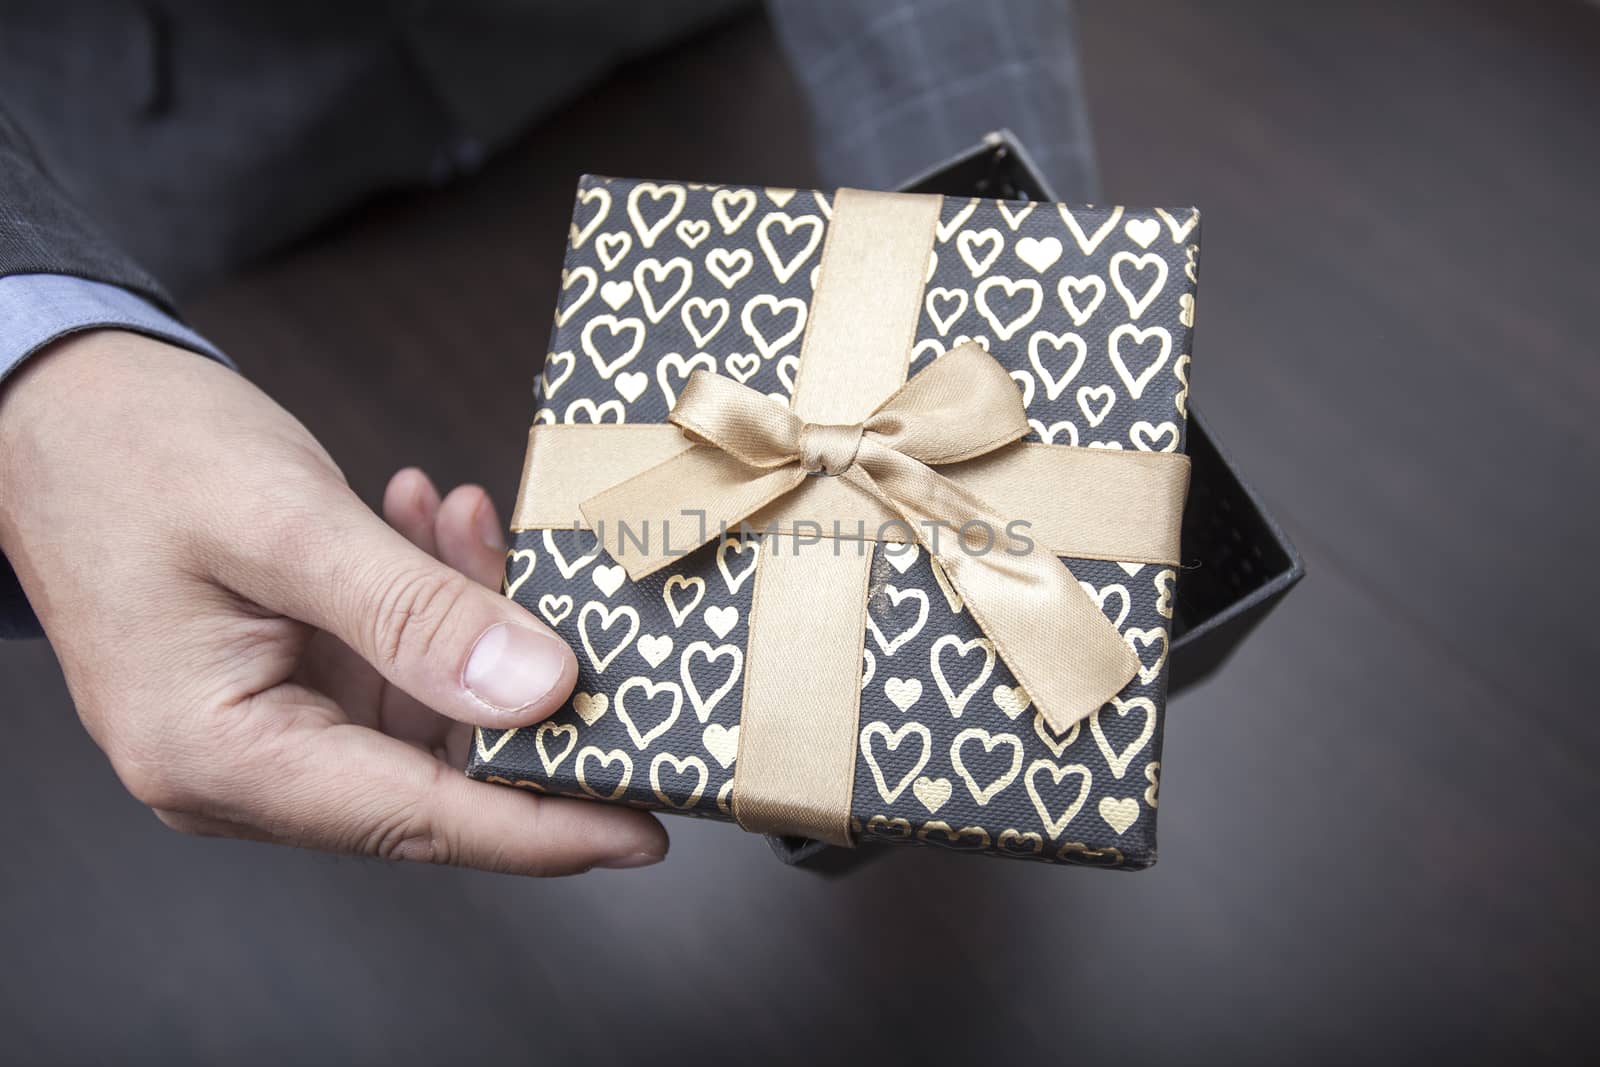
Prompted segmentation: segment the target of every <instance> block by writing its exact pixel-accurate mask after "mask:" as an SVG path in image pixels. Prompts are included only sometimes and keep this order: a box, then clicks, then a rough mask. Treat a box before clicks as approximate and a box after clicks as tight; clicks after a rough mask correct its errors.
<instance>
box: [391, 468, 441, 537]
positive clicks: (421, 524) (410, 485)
mask: <svg viewBox="0 0 1600 1067" xmlns="http://www.w3.org/2000/svg"><path fill="white" fill-rule="evenodd" d="M438 515H439V490H437V489H435V488H434V486H433V480H432V479H430V478H429V477H428V476H427V475H426V474H424V473H423V472H422V471H421V470H419V469H418V468H416V467H406V468H405V469H403V470H399V471H396V472H395V475H394V477H393V478H390V479H389V486H388V488H387V489H385V490H384V493H383V517H384V520H385V521H386V522H388V524H389V525H390V526H393V527H394V528H395V529H396V530H399V531H400V533H401V534H402V535H404V537H405V539H406V540H407V541H410V542H411V543H412V544H414V545H416V546H417V547H418V548H420V549H422V551H424V552H426V553H427V554H428V555H430V556H437V555H438V554H439V548H438V545H437V543H436V542H435V541H434V537H433V528H434V524H435V523H436V522H437V520H438Z"/></svg>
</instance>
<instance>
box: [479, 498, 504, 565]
mask: <svg viewBox="0 0 1600 1067" xmlns="http://www.w3.org/2000/svg"><path fill="white" fill-rule="evenodd" d="M472 522H473V524H474V525H475V526H477V528H478V538H479V539H480V540H481V541H483V543H484V544H486V545H488V546H489V547H490V548H491V549H493V550H494V551H496V552H504V551H505V550H506V539H505V535H504V534H503V533H501V532H500V516H498V515H496V514H495V513H494V505H493V504H491V503H489V500H488V498H487V497H485V498H484V499H483V500H481V501H479V503H478V510H477V511H476V512H474V513H473V516H472Z"/></svg>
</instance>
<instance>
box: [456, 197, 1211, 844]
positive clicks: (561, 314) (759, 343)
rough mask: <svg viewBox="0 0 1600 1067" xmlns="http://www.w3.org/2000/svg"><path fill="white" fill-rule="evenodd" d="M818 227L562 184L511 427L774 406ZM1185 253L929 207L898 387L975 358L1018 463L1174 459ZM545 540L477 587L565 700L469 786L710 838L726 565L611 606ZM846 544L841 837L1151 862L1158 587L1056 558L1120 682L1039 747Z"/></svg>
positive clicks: (499, 741) (1190, 254) (723, 706)
mask: <svg viewBox="0 0 1600 1067" xmlns="http://www.w3.org/2000/svg"><path fill="white" fill-rule="evenodd" d="M830 207H831V201H830V198H829V196H828V195H827V194H823V193H817V192H811V191H795V190H787V189H759V188H742V187H713V186H696V185H684V184H675V183H652V182H633V181H624V180H609V179H603V178H585V179H584V180H583V182H582V183H581V185H580V188H579V192H578V198H577V203H576V206H575V210H574V220H573V225H572V229H571V236H570V238H569V245H568V253H567V261H566V269H565V270H564V271H563V286H562V292H561V294H560V302H559V311H558V312H557V317H556V326H555V329H554V332H553V335H552V341H551V345H550V354H549V356H548V357H547V359H546V366H545V371H544V374H543V375H542V377H541V379H540V381H539V383H538V385H537V389H536V392H537V395H538V402H539V406H538V409H537V412H536V416H535V418H536V421H537V422H539V423H547V424H553V423H588V422H603V423H618V422H625V423H628V424H639V423H662V422H664V421H665V418H666V415H667V412H668V411H669V410H670V406H671V404H672V403H673V401H674V400H675V398H676V390H677V389H678V388H680V387H681V386H682V384H683V382H684V380H685V379H686V378H687V376H688V374H689V373H691V372H692V371H693V370H695V369H705V370H707V371H714V372H715V373H718V374H723V375H728V376H730V377H733V378H734V379H736V380H739V381H741V382H743V383H745V384H747V385H749V386H751V387H753V388H756V389H759V390H761V391H763V392H767V393H770V394H773V395H774V396H775V397H776V398H780V399H782V400H784V401H785V402H787V400H788V396H789V393H790V391H791V390H792V388H793V381H794V372H795V369H796V365H797V359H796V354H797V352H798V350H799V345H800V339H801V337H802V331H803V329H804V323H805V316H806V313H807V308H808V305H809V301H810V298H811V293H812V287H813V285H814V283H815V270H816V268H817V265H818V262H819V259H820V251H821V248H822V245H823V241H824V238H825V235H826V231H827V227H828V223H829V210H830ZM1198 238H1199V224H1198V216H1197V214H1196V213H1195V212H1194V211H1193V210H1192V209H1187V208H1186V209H1182V210H1155V211H1148V212H1147V211H1136V210H1132V209H1123V208H1089V207H1081V208H1066V207H1058V206H1056V205H1049V204H1027V203H1014V202H1001V201H993V200H977V199H955V198H949V199H946V200H945V202H944V204H943V207H942V210H941V215H940V222H939V226H938V232H937V235H936V239H935V244H934V252H933V255H932V257H931V258H930V263H929V268H928V275H927V279H926V284H925V286H924V290H923V299H922V311H921V318H920V322H919V326H918V330H917V341H916V344H915V347H914V350H913V353H912V358H911V365H910V373H911V374H913V375H914V374H916V373H917V372H918V370H919V369H920V368H921V367H924V366H926V365H927V364H928V362H929V361H930V360H932V359H933V358H936V356H937V354H938V353H940V352H942V351H944V350H946V349H948V348H950V347H952V346H954V345H955V344H957V343H959V341H960V340H962V339H966V338H973V339H977V340H979V341H980V343H982V344H983V345H984V346H985V347H987V348H988V349H989V351H990V352H991V353H992V354H993V355H994V356H995V357H996V358H997V359H998V360H1000V362H1001V363H1002V364H1004V365H1005V366H1006V367H1007V368H1008V369H1009V370H1010V371H1011V372H1012V375H1013V377H1014V378H1015V379H1016V380H1017V383H1018V388H1019V389H1021V391H1022V394H1023V397H1024V400H1025V401H1026V405H1027V410H1028V415H1029V418H1030V421H1031V422H1032V423H1033V426H1034V434H1033V438H1034V439H1038V440H1044V441H1053V442H1055V443H1068V444H1075V445H1079V446H1083V447H1109V448H1123V449H1146V450H1161V449H1166V450H1173V449H1176V450H1179V451H1181V450H1182V448H1183V434H1184V415H1185V412H1184V404H1185V400H1186V396H1187V391H1188V369H1189V355H1188V353H1189V347H1190V336H1191V330H1192V326H1193V318H1194V292H1195V278H1196V266H1197V256H1198ZM539 488H540V487H539V485H537V484H533V485H525V486H524V487H523V493H524V496H525V498H527V499H525V501H524V504H526V503H527V502H528V500H529V499H531V500H536V499H537V496H538V493H539ZM1041 491H1047V487H1041ZM518 512H519V517H522V518H524V519H525V518H526V517H527V514H529V513H530V512H537V509H536V508H534V509H530V508H528V507H526V506H523V507H519V509H518ZM570 518H576V516H571V517H569V520H570ZM551 525H559V526H561V527H562V528H559V529H540V528H524V529H517V530H514V531H513V548H512V551H511V553H510V555H509V557H508V560H507V575H506V589H507V592H508V594H509V595H511V596H512V597H514V598H515V599H516V600H517V601H518V602H519V603H521V604H522V605H524V606H525V607H527V608H528V609H529V610H530V611H533V612H535V613H537V614H538V615H540V616H541V617H542V618H543V619H544V620H545V621H546V622H548V623H549V624H550V625H551V626H553V627H554V628H555V629H556V630H557V631H558V632H559V633H561V634H562V636H564V637H565V638H567V639H568V640H569V641H570V642H571V643H572V645H573V647H574V648H575V649H576V650H577V655H578V662H579V667H580V678H579V682H578V690H577V693H576V694H575V696H574V698H573V701H572V703H571V704H570V705H569V706H568V707H567V708H566V709H564V710H563V711H561V712H559V713H558V714H557V715H555V716H554V717H552V718H551V719H550V720H549V721H548V722H546V723H544V724H541V725H540V726H538V727H536V728H533V729H525V730H516V731H506V732H497V731H492V730H484V731H481V732H480V734H479V736H478V738H477V741H476V744H475V746H474V752H473V756H472V761H471V765H470V767H469V773H470V774H472V775H473V776H474V777H478V778H484V779H489V780H495V781H503V782H507V783H510V784H515V785H520V786H523V787H526V788H533V789H537V790H541V791H545V792H550V793H562V794H571V795H577V796H585V797H594V798H599V799H603V800H612V801H617V802H624V803H631V804H636V805H639V806H643V807H650V808H658V809H663V810H675V811H680V812H683V813H685V814H690V815H704V816H710V817H713V818H723V819H727V818H730V810H729V795H730V791H731V788H732V782H733V776H734V773H735V771H736V770H737V762H736V760H735V755H736V753H737V749H738V735H737V731H738V728H739V721H740V712H741V699H742V695H743V684H744V651H745V648H746V645H747V639H748V633H747V629H746V626H747V621H748V617H749V611H750V594H751V588H752V584H753V583H752V581H751V575H752V574H753V573H754V567H755V563H756V555H757V544H756V541H755V539H750V540H745V539H741V538H738V537H731V538H729V539H727V540H725V541H722V542H720V543H716V544H713V545H709V546H707V547H705V548H703V549H700V550H698V551H696V552H694V553H692V554H690V555H688V556H686V557H684V558H683V559H682V560H681V561H680V562H679V563H678V564H676V565H673V566H671V567H669V568H668V569H667V570H665V571H662V572H658V573H657V574H655V575H652V576H651V577H650V578H648V579H646V580H644V581H642V582H638V583H634V582H630V581H629V580H627V578H626V577H625V576H624V574H623V572H622V569H621V567H620V566H617V565H616V564H615V563H614V561H612V560H610V559H609V558H607V557H606V556H604V555H603V554H601V553H600V552H599V551H598V549H597V547H596V544H595V538H594V536H593V535H592V534H590V533H587V532H583V531H576V530H573V529H570V528H568V522H566V521H564V522H561V523H551ZM857 547H858V546H857V544H856V543H854V542H851V543H849V544H847V545H846V547H845V549H844V551H847V552H853V551H856V550H857ZM859 547H860V550H862V551H865V552H867V553H870V554H871V555H872V564H871V568H870V576H869V584H868V610H867V618H868V626H867V631H866V633H865V635H864V641H863V646H864V649H865V654H864V656H863V662H862V664H861V678H862V688H861V706H860V716H859V729H858V734H859V738H858V740H859V743H858V745H857V749H856V754H855V782H854V790H853V798H852V801H851V815H852V829H853V830H855V832H856V833H857V836H858V840H860V841H880V840H891V841H921V842H928V843H934V844H938V845H943V846H947V847H953V848H961V849H969V850H974V851H986V852H992V853H997V854H1007V855H1016V856H1023V857H1028V858H1038V859H1045V860H1056V861H1063V862H1078V863H1090V864H1095V865H1102V866H1124V867H1141V866H1146V865H1148V864H1149V863H1151V862H1153V860H1154V858H1155V809H1156V803H1157V800H1158V795H1157V790H1158V783H1159V773H1160V763H1159V753H1160V743H1161V733H1162V721H1161V720H1162V713H1163V708H1164V697H1165V690H1166V652H1167V647H1168V631H1169V627H1170V621H1171V615H1172V598H1173V596H1174V595H1175V586H1176V574H1175V572H1174V571H1173V570H1172V569H1170V568H1161V567H1155V566H1151V565H1145V566H1137V565H1133V564H1118V563H1107V562H1101V561H1086V560H1073V559H1068V560H1066V563H1067V565H1068V567H1069V568H1070V569H1071V571H1072V572H1073V574H1074V576H1075V577H1077V578H1078V579H1079V580H1080V581H1081V582H1082V583H1084V584H1085V585H1086V586H1087V587H1088V588H1089V589H1090V590H1091V591H1092V595H1093V596H1094V597H1095V598H1096V600H1097V601H1098V602H1099V603H1100V605H1101V608H1102V610H1103V611H1104V613H1105V614H1106V616H1107V617H1108V618H1109V619H1111V620H1112V622H1113V623H1114V624H1115V625H1116V626H1117V628H1118V630H1119V631H1120V632H1121V633H1122V634H1123V637H1124V639H1125V640H1127V641H1128V643H1129V644H1130V646H1131V647H1132V648H1133V649H1134V651H1135V652H1136V653H1137V654H1138V655H1139V657H1140V659H1141V661H1142V664H1143V669H1142V670H1141V672H1140V674H1139V676H1138V677H1137V678H1136V679H1135V680H1134V681H1133V682H1132V683H1131V684H1130V685H1129V686H1128V688H1127V689H1126V690H1124V691H1123V692H1122V693H1121V694H1120V695H1119V696H1118V697H1117V698H1116V699H1115V700H1114V701H1113V702H1112V703H1110V704H1107V705H1106V706H1105V707H1103V708H1102V709H1101V710H1100V711H1099V712H1098V713H1097V714H1095V715H1094V716H1093V717H1092V718H1091V719H1090V720H1089V721H1088V722H1086V723H1083V724H1081V725H1080V726H1079V727H1077V728H1075V729H1073V730H1072V731H1070V732H1068V733H1067V734H1066V735H1064V736H1056V735H1054V734H1052V732H1051V731H1050V730H1049V728H1048V727H1047V726H1046V725H1045V724H1044V722H1043V721H1042V720H1041V719H1040V718H1039V716H1038V715H1037V714H1036V712H1035V711H1034V709H1033V708H1031V707H1030V706H1028V705H1027V703H1026V701H1027V697H1026V694H1025V693H1023V692H1021V691H1020V690H1019V689H1018V688H1017V685H1016V681H1015V679H1014V678H1012V676H1011V674H1010V672H1009V671H1008V670H1007V668H1006V665H1005V664H1004V662H1002V661H1000V660H999V659H998V658H997V657H996V656H995V655H994V653H993V651H992V647H991V646H990V645H989V643H988V642H987V640H986V639H985V638H984V635H983V633H982V632H981V631H980V630H979V629H978V627H977V626H976V625H975V623H974V622H973V620H972V618H971V616H970V615H969V614H968V613H967V612H966V611H965V610H963V607H962V605H961V604H960V601H959V599H958V598H957V597H956V596H955V594H954V592H953V590H951V589H950V588H949V586H948V583H946V582H944V581H943V576H942V575H941V574H938V573H936V571H935V570H934V568H933V567H932V566H931V565H930V563H929V559H928V556H927V554H926V552H925V551H921V550H918V549H916V548H915V547H914V546H904V545H892V546H891V545H883V544H877V545H875V544H872V543H867V544H865V545H862V546H859ZM846 610H848V608H846ZM788 625H791V626H803V625H804V620H790V621H789V622H788Z"/></svg>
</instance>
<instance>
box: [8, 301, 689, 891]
mask: <svg viewBox="0 0 1600 1067" xmlns="http://www.w3.org/2000/svg"><path fill="white" fill-rule="evenodd" d="M379 414H380V413H376V412H354V413H352V417H354V418H375V417H378V415H379ZM384 511H385V514H386V516H387V518H388V520H389V524H385V522H384V521H383V520H381V519H379V518H378V517H377V516H376V515H374V514H373V513H372V512H371V511H369V510H368V509H367V508H366V507H365V506H363V505H362V503H361V501H360V500H359V499H357V497H356V496H355V494H354V493H352V492H351V491H350V489H349V488H348V487H347V486H346V485H345V482H344V479H343V477H342V476H341V475H340V473H339V470H338V468H337V467H335V466H334V464H333V461H332V460H331V459H329V457H328V455H327V453H326V452H324V451H323V450H322V448H321V447H320V446H319V445H318V444H317V442H316V441H315V440H314V439H313V438H312V436H311V435H310V433H308V432H307V431H306V429H305V428H304V427H303V426H301V425H300V424H299V423H298V422H297V421H295V419H294V418H292V417H291V416H290V415H289V414H288V413H287V412H285V411H284V410H283V409H282V408H280V407H278V406H277V405H276V404H274V403H273V402H272V401H271V400H270V399H268V398H267V397H266V396H265V395H264V394H263V393H261V392H260V391H259V390H258V389H256V388H255V387H254V386H252V385H251V384H250V383H249V382H247V381H246V380H245V379H243V378H241V377H239V376H238V375H236V374H234V373H232V372H231V371H229V370H227V369H225V368H223V367H221V366H218V365H217V364H215V363H212V362H210V361H208V360H206V359H203V358H201V357H199V356H195V355H193V354H191V353H188V352H185V351H182V350H180V349H176V348H172V347H169V346H167V345H163V344H160V343H158V342H155V341H151V340H147V339H145V338H142V337H138V336H136V335H133V334H128V333H120V332H112V331H100V332H94V333H87V334H81V335H77V336H75V337H72V338H69V339H67V340H65V341H62V342H59V343H57V344H56V345H55V346H53V347H52V349H51V350H50V351H48V352H42V353H39V354H38V355H37V356H36V357H35V358H34V359H33V360H31V361H30V362H29V364H28V365H27V366H26V367H24V368H23V370H22V371H21V372H20V373H19V374H18V376H17V378H16V379H15V380H13V381H12V382H10V383H8V384H7V386H6V387H5V391H4V392H3V393H0V548H3V549H4V551H5V553H6V555H7V556H8V557H9V558H10V560H11V562H12V563H13V564H14V565H15V567H16V568H17V573H18V575H19V576H20V577H21V579H22V585H23V588H24V589H26V590H27V593H28V597H29V599H30V600H31V601H32V603H33V605H34V608H35V609H36V610H37V611H38V614H39V618H40V620H41V621H42V622H43V624H44V628H45V631H46V633H47V634H48V635H49V637H50V640H51V643H52V645H53V646H54V648H55V651H56V655H57V657H58V658H59V659H60V661H61V666H62V669H63V671H64V672H65V674H66V679H67V685H68V687H69V688H70V689H71V692H72V697H73V700H74V701H75V702H76V703H77V707H78V713H79V715H80V717H81V718H82V719H83V722H84V725H85V726H86V727H87V728H88V730H89V732H90V734H91V735H92V736H93V737H94V739H95V741H96V742H98V743H99V745H100V747H101V748H102V749H104V750H105V752H106V754H107V755H108V756H109V757H110V759H111V764H112V766H113V767H114V768H115V769H116V772H117V774H118V776H119V777H120V778H121V779H122V781H123V783H124V784H125V785H126V786H127V787H128V789H129V791H130V792H132V793H133V795H134V796H135V797H137V798H138V799H139V800H140V801H142V802H143V803H145V804H148V805H149V806H150V807H151V808H153V809H155V811H156V814H158V815H159V816H160V817H161V819H162V821H164V822H165V823H167V824H168V825H169V826H173V827H176V828H178V829H180V830H184V831H188V832H193V833H202V834H221V835H225V836H230V837H246V838H252V839H258V840H267V841H277V842H283V843H287V844H294V845H302V846H306V847H311V848H319V849H329V850H334V851H340V852H356V853H366V854H369V855H377V856H387V857H398V858H404V859H417V860H428V861H432V862H436V863H455V864H461V865H464V866H470V867H481V868H485V869H488V870H496V871H511V872H517V873H522V874H568V873H573V872H577V871H583V870H586V869H588V868H590V867H594V866H604V867H633V866H640V865H643V864H646V863H653V862H655V861H657V860H659V859H660V858H661V857H662V856H663V855H665V853H666V849H667V841H666V834H665V832H664V831H663V830H662V828H661V826H660V824H658V823H657V822H656V821H655V820H654V819H653V818H651V817H650V816H648V815H645V814H643V813H641V812H636V811H629V810H626V809H623V808H617V807H610V806H605V805H600V804H590V803H585V802H583V801H578V800H565V799H560V798H554V797H535V796H533V795H531V794H528V793H523V792H520V791H515V790H511V789H506V788H503V787H500V786H494V785H487V784H484V783H480V782H473V781H469V780H468V779H467V778H466V777H465V776H464V775H462V774H461V773H460V768H461V767H462V766H463V765H464V763H465V760H466V755H467V752H468V745H469V744H470V743H471V725H469V724H478V725H483V726H490V727H500V728H504V727H509V726H520V725H526V724H528V723H532V722H536V721H538V720H539V719H542V718H544V717H545V716H547V715H549V714H550V713H551V712H552V711H554V710H555V709H557V708H559V707H560V706H561V705H562V703H563V702H564V701H565V700H566V698H567V696H568V694H569V693H570V692H571V691H572V686H573V683H574V681H575V679H576V676H577V663H576V660H574V659H573V656H572V652H571V650H570V649H569V648H567V646H566V645H565V644H564V643H562V642H561V640H560V639H559V638H558V637H557V636H556V635H555V634H554V633H552V632H551V631H550V630H549V629H547V628H546V627H545V626H544V625H543V624H541V623H540V622H539V621H538V620H537V619H535V618H534V617H533V616H531V615H530V614H528V613H527V612H525V611H523V610H522V609H521V608H519V607H517V606H516V605H515V604H513V603H512V602H510V601H509V600H506V599H505V598H503V597H500V596H498V595H496V593H495V592H494V591H493V589H494V587H495V586H496V585H497V584H498V582H499V575H500V573H501V567H502V565H503V563H504V551H505V549H504V545H503V542H502V541H501V538H500V532H499V530H500V520H499V519H498V518H497V517H496V515H495V512H494V507H493V505H492V504H491V503H490V501H489V499H488V497H487V495H486V494H485V493H484V492H483V491H482V490H481V489H476V488H467V487H463V488H460V489H457V490H456V491H454V492H452V493H451V494H450V495H449V496H448V497H446V498H445V499H444V500H443V501H442V502H441V501H440V499H439V496H438V494H437V493H436V492H435V491H434V488H433V486H432V484H431V483H429V481H428V480H427V478H426V477H425V476H424V475H422V474H421V472H419V471H414V470H412V471H402V472H400V473H399V474H397V475H396V476H395V478H394V480H393V481H392V482H391V483H390V485H389V490H388V493H387V495H386V497H385V500H384Z"/></svg>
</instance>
